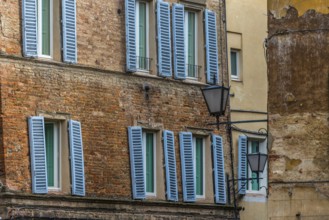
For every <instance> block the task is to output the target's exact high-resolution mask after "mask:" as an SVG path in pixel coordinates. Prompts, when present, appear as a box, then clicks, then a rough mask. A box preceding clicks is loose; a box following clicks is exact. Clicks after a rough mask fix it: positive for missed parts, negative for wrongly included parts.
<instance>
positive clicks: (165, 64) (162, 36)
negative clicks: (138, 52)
mask: <svg viewBox="0 0 329 220" xmlns="http://www.w3.org/2000/svg"><path fill="white" fill-rule="evenodd" d="M157 28H158V30H157V34H158V67H159V70H158V71H159V76H163V77H171V76H172V73H171V39H170V38H171V34H170V7H169V3H168V2H163V1H162V0H158V2H157Z"/></svg>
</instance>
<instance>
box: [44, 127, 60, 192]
mask: <svg viewBox="0 0 329 220" xmlns="http://www.w3.org/2000/svg"><path fill="white" fill-rule="evenodd" d="M45 124H53V125H54V167H55V168H54V186H48V189H49V190H50V191H60V190H61V185H62V184H61V168H62V167H61V164H62V161H61V160H62V157H61V156H60V155H61V153H62V152H61V147H60V143H61V136H60V126H59V123H58V122H47V121H46V122H45ZM47 185H48V183H47Z"/></svg>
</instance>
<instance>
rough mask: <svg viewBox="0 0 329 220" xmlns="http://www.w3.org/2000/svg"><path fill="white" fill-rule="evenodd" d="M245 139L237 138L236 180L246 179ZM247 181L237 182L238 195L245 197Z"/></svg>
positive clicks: (241, 136) (242, 137)
mask: <svg viewBox="0 0 329 220" xmlns="http://www.w3.org/2000/svg"><path fill="white" fill-rule="evenodd" d="M247 142H248V141H247V137H246V136H244V135H240V136H239V155H238V156H239V161H238V179H246V178H247ZM246 185H247V180H239V181H238V189H239V194H241V195H245V194H246V188H247V186H246Z"/></svg>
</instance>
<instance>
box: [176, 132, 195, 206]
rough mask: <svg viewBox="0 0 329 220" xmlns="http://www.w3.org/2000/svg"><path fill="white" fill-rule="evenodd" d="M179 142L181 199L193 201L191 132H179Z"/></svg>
mask: <svg viewBox="0 0 329 220" xmlns="http://www.w3.org/2000/svg"><path fill="white" fill-rule="evenodd" d="M179 143H180V155H181V166H182V183H183V200H184V202H195V179H194V166H193V144H192V133H191V132H180V133H179Z"/></svg>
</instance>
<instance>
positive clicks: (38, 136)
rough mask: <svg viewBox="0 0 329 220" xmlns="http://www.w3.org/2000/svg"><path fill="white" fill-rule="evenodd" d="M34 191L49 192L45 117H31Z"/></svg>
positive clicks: (39, 192)
mask: <svg viewBox="0 0 329 220" xmlns="http://www.w3.org/2000/svg"><path fill="white" fill-rule="evenodd" d="M28 124H29V142H30V156H31V176H32V193H37V194H44V193H48V180H47V162H46V144H45V127H44V119H43V117H37V116H34V117H29V119H28Z"/></svg>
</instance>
